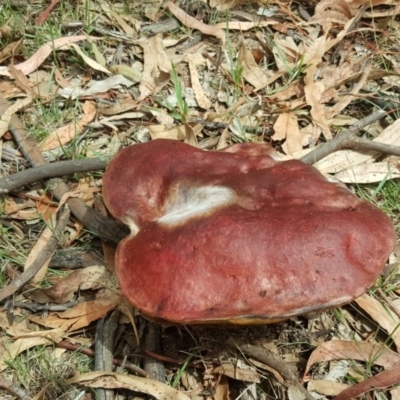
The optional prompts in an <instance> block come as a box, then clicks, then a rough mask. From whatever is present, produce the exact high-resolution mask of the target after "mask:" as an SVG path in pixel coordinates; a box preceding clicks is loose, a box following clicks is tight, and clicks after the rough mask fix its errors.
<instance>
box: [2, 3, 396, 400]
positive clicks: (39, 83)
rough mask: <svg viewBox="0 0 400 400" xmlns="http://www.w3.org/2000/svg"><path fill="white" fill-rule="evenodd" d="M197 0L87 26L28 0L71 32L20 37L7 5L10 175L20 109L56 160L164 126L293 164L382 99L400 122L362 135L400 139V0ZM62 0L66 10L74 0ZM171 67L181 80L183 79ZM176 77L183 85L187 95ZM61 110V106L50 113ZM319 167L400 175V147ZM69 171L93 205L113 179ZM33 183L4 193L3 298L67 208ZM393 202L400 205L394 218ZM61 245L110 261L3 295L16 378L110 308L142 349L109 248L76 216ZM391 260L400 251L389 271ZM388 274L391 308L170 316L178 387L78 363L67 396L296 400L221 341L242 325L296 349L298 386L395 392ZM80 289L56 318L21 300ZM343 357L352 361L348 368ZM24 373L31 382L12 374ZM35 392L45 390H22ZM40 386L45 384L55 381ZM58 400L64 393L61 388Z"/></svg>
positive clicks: (115, 8)
mask: <svg viewBox="0 0 400 400" xmlns="http://www.w3.org/2000/svg"><path fill="white" fill-rule="evenodd" d="M194 3H195V4H193V5H191V4H190V2H186V1H182V2H181V4H178V3H174V2H167V3H163V2H161V1H158V0H147V1H144V2H143V3H141V4H140V5H138V6H136V10H127V9H126V8H124V7H123V5H122V3H118V2H116V3H112V4H111V3H107V2H104V1H100V2H96V3H95V2H91V1H88V0H85V1H83V0H80V1H78V2H77V4H78V9H77V13H78V14H79V13H81V14H80V15H79V16H80V17H82V21H84V20H85V18H86V21H91V22H90V23H91V25H90V26H89V25H86V24H87V23H85V22H79V23H78V24H77V25H74V23H75V24H76V21H74V19H73V18H71V17H70V15H68V14H65V15H64V14H63V12H65V10H64V9H63V8H61V7H60V5H59V2H58V1H56V0H54V1H52V2H51V4H44V2H38V4H37V5H28V6H27V10H29V11H32V10H31V9H32V7H39V8H40V9H39V8H37V9H36V11H35V12H36V16H37V18H36V16H33V15H29V14H28V13H25V15H24V12H22V13H21V14H22V17H23V18H25V19H26V21H27V22H28V23H29V24H31V27H32V29H34V30H35V29H37V27H38V26H39V25H40V26H41V27H42V29H43V28H45V27H47V26H50V25H51V24H52V23H53V24H54V23H56V24H57V25H58V26H59V27H60V28H61V29H60V30H59V31H57V36H56V37H53V38H52V40H49V38H47V39H44V40H42V41H41V42H40V41H37V42H36V41H35V40H33V39H32V37H29V36H26V37H23V38H22V39H21V38H20V37H19V36H18V35H17V33H16V32H17V28H16V26H17V25H16V24H17V19H16V17H13V16H11V14H10V19H7V20H5V21H2V20H0V32H1V33H2V36H3V38H4V39H5V41H4V44H2V48H1V49H0V55H1V57H0V59H1V66H0V75H2V76H3V79H2V80H1V81H0V95H2V96H3V97H4V98H5V99H7V100H8V102H9V103H10V104H11V107H10V108H9V109H8V110H7V111H5V112H3V113H2V118H1V121H0V137H1V139H2V143H1V145H2V146H1V148H0V152H1V155H2V168H1V174H2V175H3V176H7V175H9V174H12V173H14V172H17V171H19V170H23V169H25V168H26V164H24V163H21V162H20V160H21V153H18V148H17V147H16V146H15V145H14V143H13V142H12V140H11V135H10V134H9V132H8V130H9V124H10V120H11V119H12V118H13V116H16V115H18V117H19V118H22V119H23V120H24V123H25V124H26V125H27V126H28V127H29V129H30V130H31V131H32V135H33V137H34V139H35V141H36V142H37V144H38V145H39V146H40V147H39V148H40V150H41V151H42V152H43V154H44V156H45V157H46V158H47V161H49V162H53V161H57V160H60V159H79V158H85V157H96V156H99V155H101V156H102V157H106V158H109V157H111V156H112V155H113V154H114V153H115V152H116V151H117V150H118V148H119V147H120V146H122V145H128V144H133V143H137V142H145V141H148V140H150V139H157V138H170V139H176V140H185V141H186V142H189V143H191V144H192V145H196V146H199V147H201V148H206V149H212V148H223V147H225V146H226V145H227V144H229V143H236V142H243V141H256V142H266V143H270V144H272V145H274V146H275V147H276V148H277V150H278V151H280V152H281V154H282V158H300V157H301V156H302V155H303V154H304V153H306V152H309V151H311V150H312V149H314V148H315V147H318V146H321V145H322V143H323V142H325V141H329V140H330V139H332V138H333V137H334V136H336V135H339V134H340V133H341V131H342V130H343V129H346V128H348V127H350V126H351V125H352V124H354V123H355V122H356V121H357V120H360V119H362V118H363V117H364V116H365V115H368V114H370V113H372V112H373V111H374V107H381V108H382V107H383V108H385V109H389V110H390V115H392V121H390V123H387V124H386V125H385V124H382V123H373V124H372V125H370V126H367V127H366V128H364V130H363V135H365V136H366V137H368V138H369V139H371V140H373V141H374V142H377V143H383V144H388V145H394V146H396V145H398V143H400V129H399V128H398V124H399V120H398V119H397V118H396V109H397V108H398V100H397V98H396V93H397V90H398V87H399V84H398V79H396V76H397V74H398V72H399V65H400V64H399V63H400V61H399V59H398V46H397V44H396V42H398V40H399V37H398V31H399V28H400V27H399V17H398V16H399V15H400V7H399V5H398V4H397V2H394V1H391V0H369V1H368V2H365V1H364V0H350V1H344V0H322V1H319V2H314V1H299V2H297V3H295V4H294V3H292V2H289V1H285V0H284V1H274V0H273V1H272V2H269V3H268V4H262V3H261V2H260V4H257V3H256V2H254V3H250V4H247V3H248V2H247V3H245V2H242V1H235V2H232V1H229V2H227V1H223V0H211V1H209V2H205V1H204V2H203V1H199V2H194ZM65 6H66V7H67V8H68V7H71V10H72V5H70V4H69V3H68V2H65ZM82 6H84V7H83V8H81V7H82ZM128 8H129V6H128ZM83 10H85V12H86V13H87V15H85V18H83V17H84V13H83ZM10 11H11V9H10ZM35 21H36V25H35ZM171 21H172V22H173V23H174V24H175V25H174V26H175V27H177V28H175V29H176V30H175V31H173V30H172V31H171V30H168V29H167V30H164V31H163V25H165V26H167V22H168V24H170V23H171ZM46 24H47V25H46ZM79 24H80V25H79ZM169 26H170V25H169ZM157 29H159V30H160V31H159V33H157ZM153 30H154V31H153ZM153 32H154V33H153ZM82 33H84V34H82ZM383 59H384V60H386V61H385V63H387V64H385V68H382V63H383V61H382V60H383ZM49 71H52V72H51V73H50V72H49ZM174 77H177V78H178V80H179V82H180V85H178V86H177V85H176V84H175V85H174ZM174 89H175V90H174ZM177 89H178V90H181V91H182V92H181V93H176V90H177ZM190 91H191V92H190ZM191 93H192V94H191ZM382 102H383V103H382ZM382 104H383V106H382ZM54 110H58V111H57V112H58V113H60V112H63V113H65V115H63V117H62V118H61V117H60V116H58V117H57V114H56V115H54V117H50V115H51V112H53V113H55V111H54ZM215 127H217V128H215ZM44 133H45V134H44ZM7 154H8V155H9V156H7V157H6V155H7ZM18 154H19V155H18ZM10 155H12V156H10ZM17 155H18V156H17ZM10 157H11V158H10ZM315 167H317V168H318V169H320V171H321V172H323V173H324V174H326V175H328V174H329V175H330V176H333V177H334V178H336V179H338V180H340V181H342V182H343V183H351V184H353V185H361V184H366V183H377V184H378V185H380V186H381V185H382V182H387V181H388V180H391V179H394V180H396V179H397V178H399V177H400V169H399V162H398V156H393V155H389V154H386V153H382V152H379V151H357V150H354V149H346V150H339V151H337V152H334V153H332V154H330V155H328V156H326V157H325V158H323V159H322V160H320V161H318V162H317V163H316V164H315ZM67 182H68V184H69V186H70V188H71V190H74V193H75V194H76V195H78V196H81V197H82V199H84V201H85V202H86V204H87V205H88V206H90V207H91V206H92V204H93V193H96V190H99V187H100V186H101V177H99V176H98V175H96V174H92V175H89V176H88V177H87V178H86V179H85V184H82V183H81V182H80V180H79V177H75V178H73V177H68V178H67ZM27 189H28V188H25V189H24V190H23V191H22V192H20V194H25V195H26V196H28V197H21V196H17V194H16V193H11V194H8V195H7V196H5V199H4V203H3V204H4V206H3V215H4V219H3V218H2V219H1V229H2V235H3V236H4V238H6V239H7V247H6V248H5V250H6V252H5V256H3V252H4V248H3V246H2V247H1V248H0V255H1V258H2V274H3V275H4V278H1V280H0V284H1V285H3V287H2V288H0V293H1V291H4V290H5V289H6V288H7V287H8V285H9V283H10V282H11V281H12V280H13V279H15V276H19V274H21V272H22V270H21V267H23V266H24V265H25V266H28V265H29V264H30V263H31V262H34V261H35V259H36V258H37V257H38V256H40V253H41V251H42V249H43V246H45V245H46V243H47V242H48V241H49V240H50V238H51V237H52V229H51V226H50V225H47V227H45V226H46V225H45V223H44V221H50V219H49V218H50V216H51V215H53V216H55V215H56V210H55V207H54V205H53V206H52V207H53V208H51V207H50V205H47V206H46V205H44V204H45V203H43V201H44V200H43V199H45V197H46V196H45V192H44V189H45V187H44V186H43V185H40V184H39V183H37V184H35V185H31V186H30V187H29V191H28V190H27ZM89 192H90V193H91V195H89V196H87V193H89ZM85 193H86V194H85ZM32 198H34V199H41V200H40V201H33V200H32ZM46 201H50V202H51V201H52V200H51V199H48V200H46ZM398 211H399V210H398V208H397V210H396V211H395V212H394V214H393V218H396V219H397V225H398ZM396 213H397V214H396ZM21 235H22V236H21ZM57 240H58V243H59V244H58V248H59V249H61V248H63V247H66V246H67V247H68V248H71V249H72V250H74V249H75V248H77V249H79V247H80V246H82V245H85V246H97V248H98V249H101V248H102V247H101V246H102V245H103V249H104V250H100V251H104V253H105V254H106V255H105V258H106V261H107V263H108V268H107V267H104V265H101V266H100V265H91V266H89V267H87V268H85V269H82V270H76V271H74V272H71V273H67V274H65V273H66V272H68V271H69V266H68V262H66V263H65V265H64V268H63V270H64V271H63V273H62V274H60V275H57V273H56V271H55V270H52V269H51V256H50V258H49V259H48V260H46V262H44V263H43V265H42V268H41V269H39V270H38V271H39V272H38V273H37V274H35V278H36V279H31V280H30V281H29V282H28V284H27V285H26V286H24V287H23V290H21V289H20V290H18V291H17V292H16V293H15V294H14V296H13V298H8V299H7V300H6V302H3V307H4V308H3V311H1V312H0V323H1V327H2V336H1V341H0V347H1V349H2V351H1V352H0V354H1V355H0V370H1V371H5V373H6V374H8V375H10V373H11V372H12V371H13V368H15V366H14V367H13V365H15V364H13V363H15V361H16V360H17V359H18V357H19V356H20V355H21V354H24V353H25V352H27V351H28V350H29V349H33V348H36V347H40V346H56V345H57V344H58V343H59V342H61V341H62V340H70V341H71V342H72V343H73V342H74V341H77V342H79V341H81V342H82V343H83V339H84V337H83V336H85V335H88V337H89V338H90V339H89V341H88V343H89V344H92V343H93V338H92V336H91V333H90V332H91V331H90V330H91V327H92V326H93V323H95V322H96V321H98V320H99V319H101V318H104V317H105V316H106V315H107V314H108V313H109V312H110V311H111V310H113V309H115V308H118V309H119V310H120V311H121V317H120V321H119V322H120V324H119V325H120V327H121V329H123V330H124V332H129V331H130V332H132V331H133V330H135V332H136V334H135V335H132V334H130V335H129V334H126V335H125V336H126V337H125V338H124V339H120V340H121V342H124V345H125V346H127V348H129V349H130V350H131V353H133V352H135V351H139V348H138V347H137V346H138V343H137V339H138V338H139V340H140V339H141V338H143V331H144V326H145V325H146V322H144V321H143V320H142V319H141V317H139V316H138V315H137V314H136V312H135V311H134V310H132V309H129V307H128V308H127V307H126V305H125V304H124V303H123V302H121V294H120V291H119V288H118V283H117V282H116V280H115V275H114V274H113V273H112V272H110V270H112V269H113V265H112V262H111V261H110V260H112V258H113V252H114V251H115V248H113V246H111V247H107V246H110V245H109V244H106V243H105V242H104V243H101V242H99V241H98V239H93V236H92V235H91V233H90V232H88V231H85V230H84V229H82V224H81V222H80V221H77V220H76V221H72V222H71V223H70V224H69V225H68V226H67V228H66V229H65V230H64V232H63V234H62V235H61V236H60V237H58V238H57ZM18 242H20V243H18ZM21 242H22V243H21ZM105 246H106V247H105ZM56 251H57V250H56ZM28 253H29V254H28ZM397 262H398V260H397V257H396V256H395V255H393V256H392V257H391V265H393V264H394V265H395V264H396V263H397ZM394 271H395V273H392V275H391V276H390V278H388V279H386V280H383V281H382V283H381V285H382V289H383V290H385V291H386V296H388V297H389V298H391V299H392V301H390V305H391V306H389V305H388V303H387V301H388V300H387V297H379V292H375V291H373V292H371V294H369V295H367V294H366V295H364V296H362V297H360V298H359V299H357V300H356V301H355V303H354V304H356V305H357V307H358V308H357V309H354V308H351V307H350V306H347V307H343V308H342V310H343V313H342V314H341V317H338V314H340V311H341V310H340V309H339V310H337V311H336V312H334V311H328V312H325V313H321V314H320V315H318V316H305V317H302V318H296V319H293V320H289V321H286V322H283V323H281V324H278V325H274V326H269V327H260V328H243V329H242V330H240V331H227V330H225V329H215V328H214V329H212V328H203V327H190V328H184V329H183V328H176V327H168V326H166V327H163V341H164V352H165V353H166V354H167V355H170V356H171V357H173V358H171V359H170V362H166V363H165V372H166V374H167V376H168V380H169V381H170V382H172V380H175V381H176V383H175V386H174V388H172V387H171V386H167V385H165V384H164V383H160V382H157V381H156V380H154V379H150V378H140V379H139V378H138V377H136V376H133V375H129V376H126V375H121V374H119V373H117V372H118V371H117V372H110V371H108V372H107V371H106V372H88V373H86V374H85V373H81V372H79V371H78V370H77V369H76V368H75V369H74V368H72V369H73V370H74V371H75V374H76V375H75V376H74V377H69V378H70V380H69V381H68V384H69V385H71V395H72V393H74V392H73V391H72V384H78V383H79V384H80V385H83V386H85V387H96V388H106V389H110V388H113V389H117V388H120V389H122V388H124V389H127V390H131V391H136V392H141V393H147V394H150V395H152V396H154V397H156V398H160V399H186V398H191V399H197V398H202V399H205V398H206V399H208V398H210V399H211V398H214V399H217V400H219V399H230V398H239V397H242V398H247V399H251V398H253V399H254V398H259V399H265V398H268V396H270V395H272V396H275V398H284V397H285V396H286V394H285V390H286V389H285V387H284V382H285V379H284V378H282V375H281V372H282V371H280V370H277V369H274V368H273V367H271V366H269V365H266V364H263V363H262V362H260V360H257V359H254V360H252V359H251V358H245V357H243V356H242V355H241V354H240V353H239V354H238V353H236V352H235V351H234V349H232V348H230V347H228V346H227V345H226V342H227V341H228V338H231V337H235V336H238V337H240V338H242V339H243V338H245V339H246V340H248V341H251V342H253V343H257V344H258V345H260V346H261V347H263V348H268V349H269V350H268V351H271V352H273V353H274V355H275V356H276V357H277V358H280V359H283V360H288V361H286V362H287V364H288V365H289V364H290V363H291V362H290V360H291V359H292V360H295V361H294V362H293V363H292V364H293V365H291V366H292V367H294V368H295V369H296V371H297V374H298V377H299V380H300V376H301V373H303V384H304V386H305V387H306V388H308V390H309V393H310V394H311V395H312V396H313V398H318V399H323V398H331V397H334V396H336V399H339V400H343V399H347V398H352V397H355V396H358V395H361V394H362V393H365V392H367V391H371V390H373V391H375V392H376V394H377V395H378V393H379V394H381V395H383V396H386V397H385V398H392V399H397V398H400V396H399V394H398V391H396V389H395V388H392V389H391V390H390V391H389V390H388V389H387V388H391V387H393V386H394V385H396V384H397V383H399V382H400V377H399V375H398V370H399V368H398V365H399V357H400V355H399V352H398V349H399V346H400V340H399V331H400V328H399V325H400V321H399V316H398V314H399V313H400V312H399V310H398V309H397V313H396V312H395V311H396V310H395V311H393V305H394V306H395V304H399V303H398V302H397V303H396V302H395V300H397V297H398V295H399V293H400V290H399V288H398V282H399V280H398V276H399V275H398V272H396V271H397V270H396V269H394ZM45 283H46V284H45ZM46 285H47V287H46ZM43 286H44V287H43ZM377 293H378V295H377ZM376 296H378V297H376ZM71 301H72V302H75V303H74V305H72V306H70V307H69V308H67V309H65V310H64V311H48V312H47V313H46V314H45V315H40V314H39V313H38V312H33V311H27V310H26V309H24V308H23V307H22V305H23V303H26V304H30V305H32V306H37V305H43V306H47V305H48V304H50V305H51V304H60V305H63V304H68V302H71ZM76 302H77V303H76ZM13 303H14V304H15V306H13ZM18 304H20V306H18ZM395 307H396V306H395ZM397 307H398V306H397ZM350 316H351V317H350ZM28 321H29V322H28ZM136 325H138V326H136ZM315 327H317V328H315ZM132 328H134V329H132ZM82 332H85V333H84V334H82ZM133 337H136V339H133ZM129 338H130V339H129ZM128 339H129V340H128ZM120 354H123V353H119V355H120ZM161 355H162V354H159V356H161ZM187 357H188V358H187ZM185 358H186V359H187V360H188V361H187V363H186V362H184V360H185ZM171 360H174V361H173V362H171ZM345 360H350V361H346V363H345V364H343V362H344V361H345ZM136 361H137V362H138V360H137V359H136ZM183 365H186V366H185V368H183V367H182V366H183ZM278 369H279V368H278ZM121 371H122V370H119V372H121ZM335 371H336V372H335ZM66 378H68V377H66ZM354 382H358V383H356V384H354V385H352V383H354ZM13 385H14V386H15V387H18V386H19V383H18V379H14V383H13ZM288 387H289V390H288V392H287V396H288V397H289V398H304V393H302V392H301V391H300V392H299V388H298V387H297V386H292V385H288ZM75 393H76V392H75ZM28 394H29V395H30V396H34V395H35V394H37V393H29V389H28V390H27V395H28ZM41 395H43V396H46V395H45V390H44V394H43V393H42V394H41ZM302 396H303V397H302ZM390 396H391V397H390ZM44 398H45V397H44ZM60 398H67V397H62V394H61V393H60ZM88 398H90V397H88Z"/></svg>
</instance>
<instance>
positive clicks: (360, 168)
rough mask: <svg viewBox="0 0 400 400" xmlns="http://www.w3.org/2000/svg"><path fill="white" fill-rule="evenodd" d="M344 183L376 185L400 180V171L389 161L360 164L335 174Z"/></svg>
mask: <svg viewBox="0 0 400 400" xmlns="http://www.w3.org/2000/svg"><path fill="white" fill-rule="evenodd" d="M335 178H336V179H339V181H341V182H343V183H375V182H382V181H385V180H389V179H397V178H400V170H399V169H398V168H396V167H395V166H394V165H392V164H390V163H389V162H387V161H382V162H375V163H372V164H367V163H364V164H360V165H357V166H355V167H352V168H348V169H346V170H344V171H341V172H339V173H337V174H335Z"/></svg>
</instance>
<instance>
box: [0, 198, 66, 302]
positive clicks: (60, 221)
mask: <svg viewBox="0 0 400 400" xmlns="http://www.w3.org/2000/svg"><path fill="white" fill-rule="evenodd" d="M69 215H70V212H69V209H68V207H66V206H64V207H62V209H61V210H60V212H59V216H58V218H57V223H56V226H55V228H54V231H53V234H52V236H51V238H50V239H49V241H48V242H47V243H46V245H45V246H44V248H43V250H42V251H41V252H40V254H39V255H38V256H37V258H36V260H35V261H34V262H33V263H32V265H31V266H30V267H29V268H28V269H27V270H26V271H24V272H23V273H22V274H21V275H20V276H19V277H18V278H16V279H14V280H13V281H12V282H11V283H10V284H9V285H8V286H6V287H5V288H4V289H1V290H0V301H2V300H4V299H5V298H7V297H9V296H11V295H13V294H14V293H15V292H16V291H17V290H18V289H20V288H21V287H22V286H24V285H25V284H26V283H27V282H28V281H29V280H30V279H32V278H33V277H34V276H35V275H36V273H37V272H38V271H39V270H40V268H42V266H43V264H44V263H45V262H46V261H47V260H48V259H49V258H50V257H51V255H52V254H53V252H54V250H55V248H56V246H57V243H58V238H59V237H60V235H61V234H62V232H64V229H65V227H66V226H67V223H68V220H69Z"/></svg>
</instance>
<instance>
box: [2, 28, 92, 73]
mask: <svg viewBox="0 0 400 400" xmlns="http://www.w3.org/2000/svg"><path fill="white" fill-rule="evenodd" d="M91 39H92V40H96V39H97V38H91ZM82 40H87V37H86V36H84V35H81V36H68V37H62V38H59V39H55V40H51V41H50V42H48V43H46V44H44V45H43V46H42V47H41V48H40V49H39V50H38V51H37V52H36V53H35V54H34V55H33V56H32V57H30V58H29V59H28V60H26V61H24V62H23V63H21V64H18V65H15V68H17V69H19V70H21V71H22V72H23V73H24V74H25V75H29V74H31V73H32V72H34V71H36V70H37V69H38V68H39V67H40V66H41V65H42V63H43V61H44V60H45V59H46V58H47V57H48V56H49V55H50V54H51V53H52V52H53V51H55V50H58V49H60V48H61V47H63V46H65V45H68V44H71V43H76V42H81V41H82ZM0 75H3V76H10V72H9V71H8V67H0Z"/></svg>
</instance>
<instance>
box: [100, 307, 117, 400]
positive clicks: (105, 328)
mask: <svg viewBox="0 0 400 400" xmlns="http://www.w3.org/2000/svg"><path fill="white" fill-rule="evenodd" d="M119 315H120V312H119V311H118V310H114V311H113V312H112V313H111V315H110V316H109V317H106V318H102V319H100V320H99V321H97V326H96V340H95V353H96V355H95V358H94V370H95V371H108V372H111V371H112V367H113V360H114V357H113V350H114V347H115V346H114V342H115V333H116V332H117V328H118V320H119ZM96 399H99V400H114V391H113V390H110V389H103V388H98V389H96Z"/></svg>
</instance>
